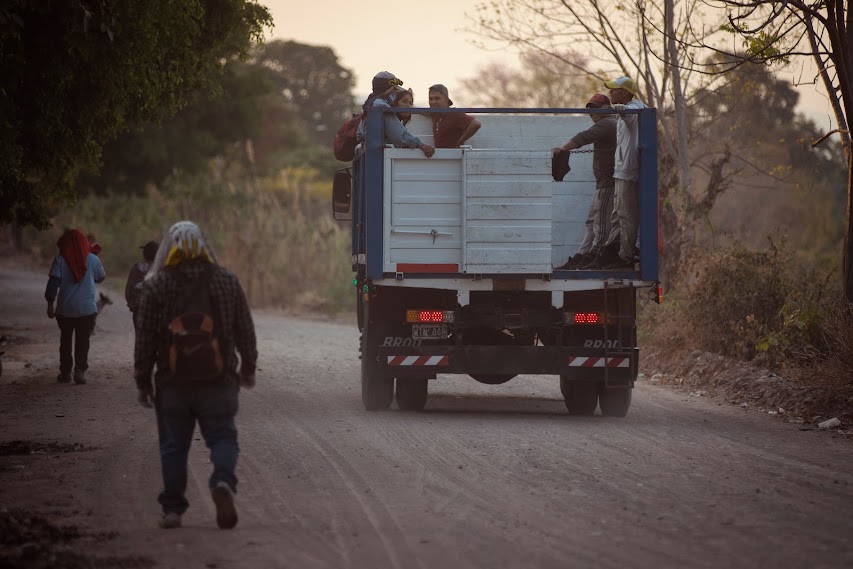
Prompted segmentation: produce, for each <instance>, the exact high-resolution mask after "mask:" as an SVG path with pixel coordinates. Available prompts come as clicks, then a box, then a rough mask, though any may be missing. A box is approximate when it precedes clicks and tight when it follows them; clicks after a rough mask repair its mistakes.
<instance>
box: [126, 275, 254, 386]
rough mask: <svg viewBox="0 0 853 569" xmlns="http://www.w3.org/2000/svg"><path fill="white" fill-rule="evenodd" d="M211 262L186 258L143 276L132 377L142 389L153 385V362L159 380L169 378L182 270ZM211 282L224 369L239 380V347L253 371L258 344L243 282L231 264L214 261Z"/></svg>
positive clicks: (228, 376)
mask: <svg viewBox="0 0 853 569" xmlns="http://www.w3.org/2000/svg"><path fill="white" fill-rule="evenodd" d="M208 266H209V264H208V263H207V262H206V261H184V262H183V263H181V264H179V265H177V266H176V267H171V268H166V269H163V270H162V271H160V272H159V273H157V274H156V275H154V276H153V277H151V278H150V279H148V280H146V281H145V287H144V288H143V289H142V297H141V298H140V302H139V311H138V312H137V319H138V320H137V331H136V347H135V350H134V362H135V363H134V368H135V369H134V377H135V379H136V385H137V387H139V388H140V389H141V388H147V387H150V386H151V374H152V372H154V367H155V365H156V368H157V369H156V372H155V373H154V380H155V382H156V383H158V384H159V383H160V382H162V381H166V380H169V379H171V373H170V371H169V346H170V341H171V333H170V331H169V324H170V323H171V321H172V319H173V318H174V317H175V316H177V314H176V313H177V311H178V309H179V308H180V307H178V306H177V303H178V300H179V299H180V297H181V292H182V289H181V286H182V285H183V279H184V276H185V277H188V278H190V279H198V278H200V277H201V274H202V271H203V270H205V268H206V267H208ZM209 285H210V300H211V304H212V309H213V311H214V315H213V316H214V324H215V326H216V332H215V334H216V337H217V338H218V339H219V349H220V351H221V353H222V360H223V365H224V370H225V373H224V375H225V378H226V379H228V380H232V381H234V382H236V381H237V377H238V376H237V364H238V359H237V352H239V353H240V360H239V363H240V368H241V370H242V371H244V372H247V373H254V372H255V367H256V365H257V360H258V349H257V341H256V338H255V325H254V323H253V321H252V313H251V311H250V310H249V304H248V302H247V301H246V295H245V293H244V292H243V288H242V287H241V286H240V282H239V281H238V280H237V277H236V276H235V275H234V273H232V272H231V271H229V270H228V269H225V268H223V267H220V266H217V265H214V266H213V272H212V273H211V275H210V281H209Z"/></svg>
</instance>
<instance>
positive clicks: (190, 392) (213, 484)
mask: <svg viewBox="0 0 853 569" xmlns="http://www.w3.org/2000/svg"><path fill="white" fill-rule="evenodd" d="M188 288H190V289H196V288H203V289H204V292H205V293H206V295H205V297H206V298H208V297H209V298H208V299H209V305H210V312H212V316H213V328H212V336H213V337H214V338H215V342H212V343H211V345H212V346H213V345H215V346H216V351H217V352H218V353H217V357H216V358H215V360H216V363H217V367H219V369H221V372H220V373H218V374H215V375H212V376H211V377H208V378H205V379H199V378H192V379H191V378H189V377H186V376H182V375H181V374H180V372H176V371H173V369H172V368H173V366H172V365H171V364H172V363H173V361H174V360H173V359H172V358H173V357H176V356H175V354H176V352H175V351H174V350H173V349H172V348H174V347H175V345H174V344H172V335H173V330H175V326H176V322H179V321H180V322H183V321H182V320H181V319H180V318H176V316H178V315H180V313H181V312H180V311H181V310H183V309H184V307H182V306H180V305H181V303H182V302H184V301H186V299H187V296H188V295H187V290H188ZM194 294H195V293H194ZM193 316H196V315H193ZM238 352H239V359H238V356H237V354H238ZM193 353H197V352H193ZM257 359H258V350H257V342H256V338H255V327H254V323H253V322H252V313H251V311H250V310H249V305H248V302H247V301H246V295H245V293H244V292H243V288H242V287H241V286H240V282H239V281H238V280H237V277H236V276H234V274H233V273H232V272H231V271H229V270H227V269H225V268H223V267H221V266H219V263H218V261H217V259H216V255H215V254H214V252H213V249H212V248H211V246H210V242H209V241H208V240H207V238H206V237H205V235H204V234H203V233H202V231H201V229H199V227H198V226H197V225H196V224H195V223H192V222H191V221H181V222H178V223H176V224H175V225H173V226H172V227H171V228H170V229H169V231H168V232H167V233H166V235H165V236H164V237H163V240H162V241H161V242H160V247H159V249H158V250H157V255H156V256H155V258H154V262H153V263H152V265H151V267H150V268H149V270H148V274H147V275H146V277H145V286H144V287H143V289H142V297H141V298H140V302H139V311H138V316H137V328H136V346H135V349H134V377H135V380H136V388H137V399H138V401H139V403H140V405H142V406H143V407H149V408H150V407H154V409H155V412H156V416H157V431H158V435H159V441H160V463H161V472H162V475H163V491H162V492H161V493H160V496H159V498H158V501H159V502H160V506H161V507H162V509H163V517H162V519H161V520H160V527H161V528H164V529H172V528H177V527H180V526H181V516H182V515H183V514H184V512H185V511H186V509H187V508H188V507H189V502H188V501H187V499H186V496H185V493H186V489H187V458H188V455H189V450H190V444H191V443H192V440H193V431H194V429H195V425H196V423H198V426H199V430H200V431H201V435H202V437H204V441H205V443H206V444H207V447H208V448H209V449H210V462H211V463H212V464H213V473H212V474H211V476H210V478H209V480H208V484H209V487H210V495H211V498H212V499H213V502H214V504H215V506H216V523H217V525H218V526H219V527H220V528H221V529H231V528H233V527H234V526H236V525H237V509H236V507H235V505H234V497H235V494H236V492H237V476H236V474H235V470H236V466H237V455H238V454H239V447H238V446H237V426H236V424H235V421H234V418H235V416H236V415H237V408H238V394H239V390H240V387H241V386H242V387H246V388H251V387H254V385H255V367H256V362H257ZM238 363H239V370H238ZM155 367H156V369H155ZM175 369H180V368H179V367H177V366H176V367H175ZM192 371H194V370H190V372H192ZM152 374H153V379H152Z"/></svg>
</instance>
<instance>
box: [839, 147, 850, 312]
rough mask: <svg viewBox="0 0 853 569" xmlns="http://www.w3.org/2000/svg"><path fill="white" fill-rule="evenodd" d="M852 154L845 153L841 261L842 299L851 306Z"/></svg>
mask: <svg viewBox="0 0 853 569" xmlns="http://www.w3.org/2000/svg"><path fill="white" fill-rule="evenodd" d="M851 200H853V152H848V153H847V217H846V226H845V228H844V259H843V261H842V279H843V286H844V298H845V299H846V300H847V302H848V304H853V250H851V248H853V206H851V204H850V202H851Z"/></svg>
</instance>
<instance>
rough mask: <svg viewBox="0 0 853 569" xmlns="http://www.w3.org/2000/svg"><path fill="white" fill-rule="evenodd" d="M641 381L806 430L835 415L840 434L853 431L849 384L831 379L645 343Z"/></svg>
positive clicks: (701, 352) (852, 395) (850, 387)
mask: <svg viewBox="0 0 853 569" xmlns="http://www.w3.org/2000/svg"><path fill="white" fill-rule="evenodd" d="M642 359H643V364H642V368H643V370H644V371H645V373H646V379H647V380H649V381H650V382H651V383H654V384H658V385H668V386H673V387H676V388H679V387H680V388H683V389H685V390H687V391H689V392H692V393H693V394H694V395H700V396H702V395H708V396H711V397H716V398H718V399H722V400H724V401H726V402H729V403H732V404H734V405H738V406H740V407H744V408H751V409H757V410H760V411H764V412H767V413H770V414H774V415H780V416H781V417H782V418H785V419H787V420H788V421H791V422H795V423H803V424H804V425H806V426H807V427H806V428H809V427H812V426H815V425H817V424H818V423H820V422H822V421H824V420H827V419H831V418H833V417H835V418H838V419H839V420H840V421H841V429H840V431H839V432H844V433H846V434H851V435H853V430H851V428H853V386H851V385H839V384H837V383H832V382H828V381H827V382H815V383H808V384H806V383H803V382H799V381H794V380H791V379H788V378H785V377H782V376H780V375H778V374H776V373H774V372H772V371H769V370H767V369H764V368H761V367H760V366H757V365H754V364H752V363H749V362H744V361H740V360H733V359H730V358H726V357H724V356H720V355H717V354H712V353H708V352H703V351H700V350H693V351H690V352H686V353H672V352H671V351H667V350H665V349H662V348H660V347H649V346H646V349H645V350H644V353H643V358H642Z"/></svg>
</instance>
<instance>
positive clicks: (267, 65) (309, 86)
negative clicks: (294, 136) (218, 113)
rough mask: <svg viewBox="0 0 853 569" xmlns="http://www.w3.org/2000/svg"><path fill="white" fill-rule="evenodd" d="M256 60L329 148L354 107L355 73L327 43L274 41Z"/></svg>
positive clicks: (318, 140) (319, 141)
mask: <svg viewBox="0 0 853 569" xmlns="http://www.w3.org/2000/svg"><path fill="white" fill-rule="evenodd" d="M253 61H254V62H255V63H257V64H258V65H260V66H262V67H263V68H264V69H266V70H267V74H268V78H269V80H270V81H271V82H272V83H273V85H275V88H276V91H277V92H278V93H279V94H281V95H282V96H283V97H284V99H285V100H286V101H287V103H288V104H289V105H290V107H291V108H292V109H294V110H295V111H296V114H297V115H298V117H299V119H300V120H301V121H302V123H303V125H304V126H305V128H306V130H307V131H308V132H309V133H311V137H312V139H313V140H314V142H315V143H317V144H321V145H324V146H326V147H327V148H328V146H329V145H330V144H331V142H332V139H333V138H334V137H335V133H336V132H337V129H338V127H339V126H340V125H341V123H343V122H344V121H345V120H346V119H348V118H349V117H350V113H351V112H352V111H353V109H354V107H355V105H354V102H353V95H352V90H353V87H354V85H355V81H354V78H353V74H352V72H351V71H350V70H348V69H345V68H343V67H341V65H340V64H339V63H338V56H337V55H335V52H334V51H333V50H332V49H331V48H329V47H325V46H312V45H306V44H300V43H297V42H293V41H272V42H268V43H267V44H265V45H264V46H262V48H261V49H260V50H259V51H258V53H257V55H256V56H255V58H254V59H253Z"/></svg>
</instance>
